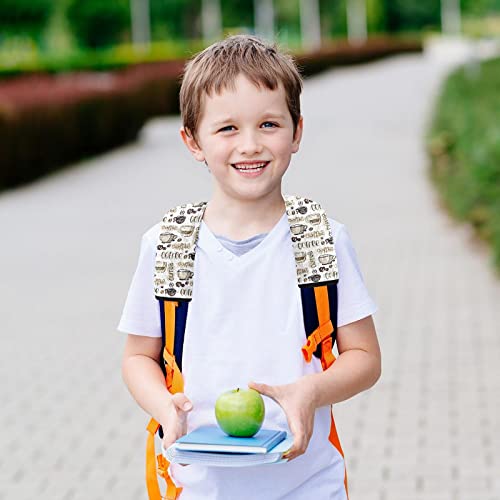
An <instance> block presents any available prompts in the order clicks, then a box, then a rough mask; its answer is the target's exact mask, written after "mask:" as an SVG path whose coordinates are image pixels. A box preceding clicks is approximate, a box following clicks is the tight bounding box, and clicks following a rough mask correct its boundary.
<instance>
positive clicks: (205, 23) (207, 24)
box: [201, 0, 222, 42]
mask: <svg viewBox="0 0 500 500" xmlns="http://www.w3.org/2000/svg"><path fill="white" fill-rule="evenodd" d="M201 25H202V31H203V39H204V40H205V41H206V42H213V41H214V40H218V39H220V38H221V37H222V14H221V9H220V0H202V4H201Z"/></svg>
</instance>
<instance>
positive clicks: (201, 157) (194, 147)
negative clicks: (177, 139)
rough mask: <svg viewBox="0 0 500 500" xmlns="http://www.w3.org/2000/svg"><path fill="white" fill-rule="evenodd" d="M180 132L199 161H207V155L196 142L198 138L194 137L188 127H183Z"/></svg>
mask: <svg viewBox="0 0 500 500" xmlns="http://www.w3.org/2000/svg"><path fill="white" fill-rule="evenodd" d="M180 134H181V137H182V141H183V142H184V144H185V145H186V147H187V148H188V149H189V151H191V154H192V155H193V156H194V157H195V159H196V160H198V161H205V155H204V154H203V151H202V149H201V148H200V146H199V145H198V143H197V142H196V139H195V138H194V137H193V134H192V133H191V131H190V130H189V129H187V128H184V127H181V129H180Z"/></svg>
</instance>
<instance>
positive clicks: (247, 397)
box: [215, 388, 265, 437]
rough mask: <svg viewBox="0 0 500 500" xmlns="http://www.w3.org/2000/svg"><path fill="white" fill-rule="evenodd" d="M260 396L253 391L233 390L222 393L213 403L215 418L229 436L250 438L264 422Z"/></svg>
mask: <svg viewBox="0 0 500 500" xmlns="http://www.w3.org/2000/svg"><path fill="white" fill-rule="evenodd" d="M264 414H265V406H264V400H263V399H262V396H261V395H260V394H259V393H258V392H257V391H256V390H254V389H240V388H238V389H234V390H232V391H228V392H224V393H222V394H221V395H220V396H219V397H218V398H217V401H216V402H215V418H216V419H217V423H218V424H219V426H220V428H221V429H222V430H223V431H224V432H225V433H226V434H229V435H230V436H237V437H252V436H253V435H254V434H256V433H257V432H258V430H259V429H260V428H261V426H262V422H263V421H264Z"/></svg>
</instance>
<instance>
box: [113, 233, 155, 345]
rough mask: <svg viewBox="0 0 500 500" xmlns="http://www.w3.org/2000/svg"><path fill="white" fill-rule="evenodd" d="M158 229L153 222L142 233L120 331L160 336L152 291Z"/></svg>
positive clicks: (119, 327)
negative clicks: (151, 226) (147, 229)
mask: <svg viewBox="0 0 500 500" xmlns="http://www.w3.org/2000/svg"><path fill="white" fill-rule="evenodd" d="M157 233H158V229H157V228H156V226H155V227H153V228H151V229H150V230H149V231H148V232H147V233H145V234H144V236H143V237H142V240H141V250H140V253H139V262H138V263H137V268H136V270H135V273H134V277H133V278H132V283H131V285H130V288H129V291H128V295H127V300H126V301H125V306H124V308H123V312H122V316H121V318H120V322H119V324H118V330H119V331H120V332H124V333H132V334H135V335H143V336H145V337H161V323H160V313H159V304H158V300H157V299H156V298H155V296H154V292H153V277H154V264H155V257H156V249H155V241H156V239H155V235H157Z"/></svg>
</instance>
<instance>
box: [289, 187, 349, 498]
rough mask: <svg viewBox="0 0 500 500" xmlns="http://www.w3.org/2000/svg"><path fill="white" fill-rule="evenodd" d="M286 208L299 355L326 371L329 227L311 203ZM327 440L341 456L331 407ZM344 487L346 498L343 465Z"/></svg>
mask: <svg viewBox="0 0 500 500" xmlns="http://www.w3.org/2000/svg"><path fill="white" fill-rule="evenodd" d="M285 205H286V211H287V216H288V222H289V224H290V233H291V235H292V236H291V239H292V245H293V249H294V253H295V263H296V269H297V282H298V285H299V288H300V293H301V299H302V313H303V317H304V327H305V332H306V337H307V341H306V343H305V344H304V346H303V347H302V355H303V356H304V359H305V361H306V362H307V363H310V362H311V360H312V356H313V355H314V356H316V357H318V358H320V359H321V366H322V368H323V370H327V369H328V368H329V367H330V366H331V365H332V364H333V363H334V362H335V359H336V358H335V356H334V354H333V352H332V349H333V345H334V344H335V340H336V331H337V312H338V294H337V282H338V279H339V274H338V267H337V256H336V253H335V246H334V241H333V236H332V232H331V228H330V224H329V222H328V217H327V215H326V212H325V211H324V210H323V209H322V208H321V206H320V205H319V203H317V202H315V201H313V200H310V199H308V198H302V197H300V196H286V197H285ZM328 440H329V441H330V442H331V444H332V445H333V446H334V447H335V449H336V450H337V451H338V452H339V453H340V455H341V456H342V457H344V452H343V450H342V446H341V445H340V440H339V437H338V433H337V428H336V425H335V420H334V417H333V407H332V408H331V410H330V434H329V436H328ZM344 487H345V491H346V495H347V497H348V490H347V471H346V469H345V465H344Z"/></svg>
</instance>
